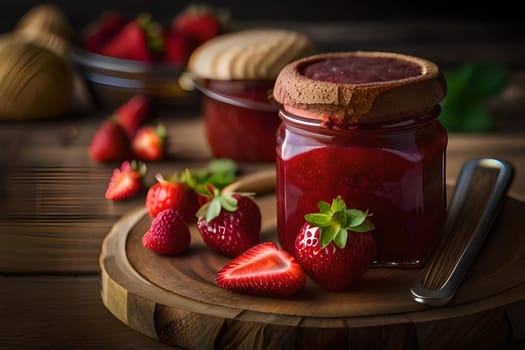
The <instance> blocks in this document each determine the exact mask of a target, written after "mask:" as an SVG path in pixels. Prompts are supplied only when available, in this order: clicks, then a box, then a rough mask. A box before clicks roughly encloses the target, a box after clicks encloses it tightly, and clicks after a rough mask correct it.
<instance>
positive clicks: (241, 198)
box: [197, 188, 261, 257]
mask: <svg viewBox="0 0 525 350" xmlns="http://www.w3.org/2000/svg"><path fill="white" fill-rule="evenodd" d="M209 195H210V200H209V201H208V202H207V203H205V204H204V205H203V206H202V207H201V208H200V209H199V211H198V212H197V217H198V220H197V228H198V229H199V233H200V235H201V237H202V239H203V240H204V243H206V245H207V246H208V247H209V248H210V249H212V250H214V251H216V252H218V253H220V254H222V255H226V256H230V257H236V256H239V255H240V254H242V253H244V252H245V251H246V250H248V249H249V248H251V247H253V246H254V245H256V244H257V243H259V234H260V231H261V211H260V209H259V206H258V205H257V203H255V202H254V201H253V200H252V199H251V198H250V197H248V196H246V195H242V194H239V193H230V194H226V193H223V194H221V193H220V192H219V190H217V189H215V188H210V190H209Z"/></svg>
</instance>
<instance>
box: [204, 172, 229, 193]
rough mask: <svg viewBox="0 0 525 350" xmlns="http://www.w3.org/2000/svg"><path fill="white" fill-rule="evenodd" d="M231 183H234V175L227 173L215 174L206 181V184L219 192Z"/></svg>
mask: <svg viewBox="0 0 525 350" xmlns="http://www.w3.org/2000/svg"><path fill="white" fill-rule="evenodd" d="M233 181H235V175H234V174H227V173H215V174H212V175H211V176H210V177H209V178H208V179H207V182H209V183H211V184H212V185H213V186H215V187H217V188H218V189H220V190H222V189H223V188H224V187H226V186H227V185H229V184H231V183H232V182H233Z"/></svg>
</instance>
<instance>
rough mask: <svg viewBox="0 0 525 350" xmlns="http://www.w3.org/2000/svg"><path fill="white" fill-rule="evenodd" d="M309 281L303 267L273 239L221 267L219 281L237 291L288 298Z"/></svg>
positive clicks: (217, 279) (218, 282)
mask: <svg viewBox="0 0 525 350" xmlns="http://www.w3.org/2000/svg"><path fill="white" fill-rule="evenodd" d="M305 283H306V276H305V274H304V271H303V269H302V268H301V266H300V265H299V264H298V263H297V261H296V260H295V259H294V257H293V256H292V255H291V254H290V253H288V252H287V251H286V250H283V249H279V248H278V247H277V245H275V243H273V242H264V243H260V244H257V245H256V246H254V247H252V248H250V249H248V250H247V251H246V252H244V253H243V254H241V255H239V256H238V257H236V258H235V259H233V260H231V261H230V262H229V263H228V264H226V265H225V266H224V267H223V268H221V269H220V270H219V272H218V273H217V276H216V278H215V284H217V286H219V287H222V288H227V289H231V290H233V291H236V292H240V293H246V294H254V295H263V296H274V297H288V296H291V295H293V294H295V293H297V292H298V291H300V290H301V289H303V287H304V285H305Z"/></svg>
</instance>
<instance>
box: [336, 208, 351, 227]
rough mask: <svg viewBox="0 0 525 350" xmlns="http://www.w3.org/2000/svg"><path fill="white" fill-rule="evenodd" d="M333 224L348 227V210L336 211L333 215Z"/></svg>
mask: <svg viewBox="0 0 525 350" xmlns="http://www.w3.org/2000/svg"><path fill="white" fill-rule="evenodd" d="M332 222H333V223H335V224H338V225H339V226H343V227H345V226H346V225H347V223H348V222H347V216H346V210H340V211H336V212H335V213H333V214H332Z"/></svg>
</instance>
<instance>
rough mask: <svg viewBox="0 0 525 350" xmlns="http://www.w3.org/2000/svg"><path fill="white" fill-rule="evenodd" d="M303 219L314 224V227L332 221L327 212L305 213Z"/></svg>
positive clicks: (323, 225) (325, 224)
mask: <svg viewBox="0 0 525 350" xmlns="http://www.w3.org/2000/svg"><path fill="white" fill-rule="evenodd" d="M304 219H305V220H306V221H307V222H308V223H310V224H312V225H314V226H316V227H325V226H328V225H330V223H331V221H332V218H331V217H330V215H327V214H322V213H314V214H306V215H305V216H304Z"/></svg>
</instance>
